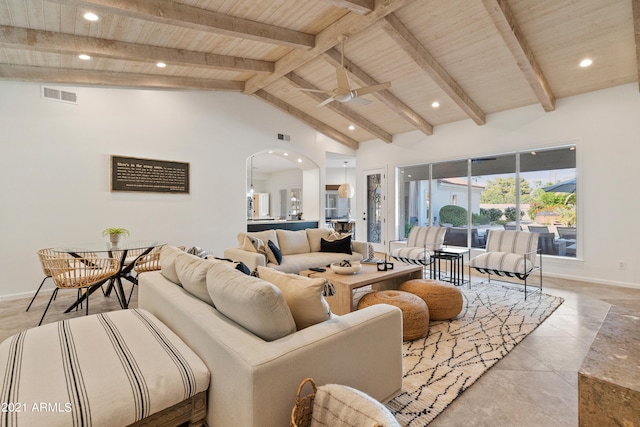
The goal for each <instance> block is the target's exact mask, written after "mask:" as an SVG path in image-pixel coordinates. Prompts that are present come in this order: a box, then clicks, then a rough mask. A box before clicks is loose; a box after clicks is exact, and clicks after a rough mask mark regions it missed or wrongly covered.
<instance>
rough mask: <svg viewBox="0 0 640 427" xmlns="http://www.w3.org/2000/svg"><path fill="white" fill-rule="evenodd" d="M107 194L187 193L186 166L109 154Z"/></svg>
mask: <svg viewBox="0 0 640 427" xmlns="http://www.w3.org/2000/svg"><path fill="white" fill-rule="evenodd" d="M111 191H142V192H145V193H189V163H182V162H171V161H165V160H153V159H139V158H136V157H122V156H113V155H112V156H111Z"/></svg>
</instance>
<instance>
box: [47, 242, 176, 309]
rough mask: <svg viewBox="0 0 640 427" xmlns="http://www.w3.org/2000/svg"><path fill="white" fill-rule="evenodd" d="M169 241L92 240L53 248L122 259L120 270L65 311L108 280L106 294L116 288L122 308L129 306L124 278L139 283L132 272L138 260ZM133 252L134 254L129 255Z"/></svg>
mask: <svg viewBox="0 0 640 427" xmlns="http://www.w3.org/2000/svg"><path fill="white" fill-rule="evenodd" d="M166 244H167V242H160V241H147V240H131V241H130V240H124V241H120V242H119V243H110V242H104V241H103V242H92V243H86V244H79V245H69V246H59V247H55V248H52V251H53V252H57V253H66V254H69V255H71V256H73V257H76V258H84V257H87V256H104V257H109V258H115V259H117V260H118V261H120V268H119V269H118V272H117V273H116V274H114V275H113V276H111V277H109V278H107V279H105V280H103V281H101V282H98V283H96V284H95V285H92V286H90V287H89V289H87V292H84V293H83V294H82V296H81V297H80V298H78V299H77V300H76V301H75V302H74V303H73V304H72V305H71V306H70V307H69V308H67V309H66V310H65V313H68V312H70V311H71V310H73V309H74V308H76V307H77V306H78V305H79V304H80V303H82V302H83V301H84V300H85V299H87V298H88V297H89V295H91V294H92V293H94V292H95V291H96V290H98V289H100V288H101V287H102V285H104V284H105V283H106V282H107V281H108V282H109V286H108V287H107V289H106V291H105V294H106V295H109V294H110V293H111V290H112V289H114V288H115V290H116V293H117V296H118V300H119V301H120V306H121V307H122V308H127V307H128V301H127V298H126V296H125V294H124V288H123V286H122V279H125V280H128V281H129V282H131V283H132V286H135V285H137V284H138V279H137V278H136V277H135V276H134V275H132V274H131V271H132V270H133V267H134V265H135V263H136V261H137V260H138V259H139V258H141V257H143V256H145V255H147V254H148V253H149V252H151V251H152V250H153V249H155V248H158V247H161V246H164V245H166ZM130 253H133V255H129V254H130Z"/></svg>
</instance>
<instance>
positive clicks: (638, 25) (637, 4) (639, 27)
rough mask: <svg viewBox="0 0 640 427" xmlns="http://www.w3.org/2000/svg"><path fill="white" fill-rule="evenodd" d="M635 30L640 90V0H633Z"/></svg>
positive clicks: (639, 85)
mask: <svg viewBox="0 0 640 427" xmlns="http://www.w3.org/2000/svg"><path fill="white" fill-rule="evenodd" d="M631 8H632V9H633V32H634V33H635V35H636V62H637V63H638V89H639V90H640V0H631Z"/></svg>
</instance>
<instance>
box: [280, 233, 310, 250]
mask: <svg viewBox="0 0 640 427" xmlns="http://www.w3.org/2000/svg"><path fill="white" fill-rule="evenodd" d="M276 235H277V236H278V240H277V244H278V247H279V248H280V250H281V251H282V255H284V256H286V255H294V254H304V253H309V252H311V248H310V247H309V240H308V239H307V232H306V231H305V230H297V231H291V230H276Z"/></svg>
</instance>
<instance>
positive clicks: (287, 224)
mask: <svg viewBox="0 0 640 427" xmlns="http://www.w3.org/2000/svg"><path fill="white" fill-rule="evenodd" d="M305 228H318V221H310V220H304V219H301V220H285V219H256V220H248V221H247V231H248V232H254V231H264V230H277V229H280V230H304V229H305Z"/></svg>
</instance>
